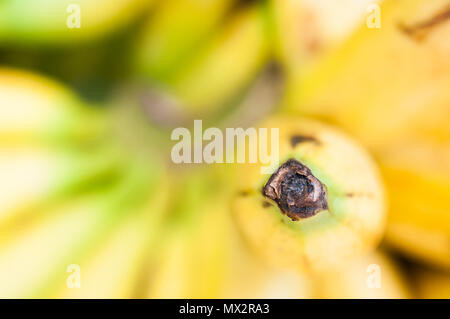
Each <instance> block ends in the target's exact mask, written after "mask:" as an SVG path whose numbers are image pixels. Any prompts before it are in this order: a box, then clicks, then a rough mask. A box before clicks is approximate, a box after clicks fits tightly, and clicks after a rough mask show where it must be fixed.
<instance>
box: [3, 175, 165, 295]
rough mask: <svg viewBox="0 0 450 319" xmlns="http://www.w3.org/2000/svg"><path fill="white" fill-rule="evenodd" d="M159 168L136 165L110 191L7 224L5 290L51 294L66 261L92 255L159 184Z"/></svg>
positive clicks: (62, 275)
mask: <svg viewBox="0 0 450 319" xmlns="http://www.w3.org/2000/svg"><path fill="white" fill-rule="evenodd" d="M155 173H156V172H151V173H150V172H148V170H147V171H146V170H142V168H133V169H132V170H131V171H130V172H129V173H127V175H125V176H124V178H123V180H122V181H120V182H119V183H118V184H116V185H113V186H111V188H110V189H109V190H108V191H106V193H102V192H100V193H98V192H92V193H88V194H85V195H83V196H78V197H76V198H73V199H72V200H71V201H69V202H65V203H62V204H59V205H56V206H54V207H51V208H47V209H45V211H44V212H43V214H41V216H40V218H39V219H31V220H28V221H27V222H25V223H22V224H21V225H13V226H11V227H10V228H8V229H5V230H4V231H3V232H2V235H1V238H0V248H1V249H0V269H1V275H0V277H1V281H2V285H1V287H0V296H2V297H4V298H5V297H6V298H30V297H49V296H52V295H53V294H54V291H55V289H56V288H57V287H60V286H61V283H65V282H66V278H67V276H68V274H67V272H66V271H67V267H68V266H69V265H71V264H77V263H79V262H80V261H82V260H83V257H85V256H88V254H89V252H90V251H92V250H93V249H95V248H96V247H98V245H99V243H101V242H102V241H103V240H104V238H105V236H108V234H109V233H110V232H111V230H112V229H114V228H115V227H116V226H117V225H118V223H119V222H120V221H121V220H122V219H123V218H124V216H126V214H127V213H128V212H134V211H135V210H136V208H137V207H139V205H140V203H142V201H143V199H145V198H146V197H147V196H148V194H149V193H150V194H151V193H152V192H154V191H155V190H157V189H158V186H160V185H158V184H157V181H158V178H159V176H158V174H155ZM149 174H150V175H149ZM156 213H158V212H156ZM99 258H100V257H99ZM90 267H93V268H95V266H89V265H88V266H87V267H86V268H87V269H88V271H87V276H88V278H89V275H90V274H91V273H90V272H89V269H92V268H90ZM92 271H95V270H92ZM99 280H100V278H99ZM91 284H92V283H91ZM91 284H89V285H91ZM89 287H91V286H88V287H87V288H88V289H89ZM86 294H87V292H86Z"/></svg>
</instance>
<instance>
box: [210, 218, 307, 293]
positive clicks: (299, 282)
mask: <svg viewBox="0 0 450 319" xmlns="http://www.w3.org/2000/svg"><path fill="white" fill-rule="evenodd" d="M222 227H227V228H228V231H227V242H228V249H229V250H228V251H227V256H228V257H227V260H228V263H227V267H226V269H225V271H224V274H223V276H224V278H225V279H224V280H223V287H222V289H221V292H220V294H219V295H218V298H237V299H241V298H243V299H277V298H283V299H308V298H313V297H314V294H313V292H314V290H313V288H314V283H313V281H312V280H311V278H310V277H309V276H307V275H306V274H303V273H301V272H299V271H296V270H292V269H285V268H279V267H273V266H270V265H268V264H267V263H264V262H261V260H260V259H259V258H257V257H258V256H256V255H255V254H254V253H253V251H252V250H251V249H250V248H249V247H248V245H247V243H246V242H245V240H244V238H243V237H242V236H241V234H239V232H238V231H237V229H236V227H235V225H234V224H233V222H232V220H231V219H230V218H228V219H227V222H226V223H225V224H224V225H223V226H222Z"/></svg>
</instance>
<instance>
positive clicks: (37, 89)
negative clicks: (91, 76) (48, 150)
mask: <svg viewBox="0 0 450 319" xmlns="http://www.w3.org/2000/svg"><path fill="white" fill-rule="evenodd" d="M106 123H107V116H106V114H105V112H103V111H101V110H99V109H95V108H89V107H87V106H86V105H84V104H83V103H82V101H80V99H79V98H78V97H77V96H76V95H75V94H74V93H73V92H71V91H70V90H69V89H67V88H65V87H64V86H62V85H59V84H57V83H56V82H54V81H52V80H49V79H47V78H45V77H41V76H38V75H35V74H33V73H30V72H25V71H20V70H14V69H8V68H0V145H2V144H5V143H17V142H22V141H26V142H30V141H31V142H42V141H55V140H56V141H59V142H61V141H62V142H67V141H68V140H88V139H89V140H92V139H94V138H95V137H96V136H101V135H102V134H103V135H104V134H105V128H106Z"/></svg>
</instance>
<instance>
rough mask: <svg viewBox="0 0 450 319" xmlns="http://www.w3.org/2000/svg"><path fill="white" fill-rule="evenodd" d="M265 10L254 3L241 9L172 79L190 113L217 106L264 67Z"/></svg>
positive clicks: (172, 87) (174, 90) (266, 50)
mask: <svg viewBox="0 0 450 319" xmlns="http://www.w3.org/2000/svg"><path fill="white" fill-rule="evenodd" d="M265 10H266V9H265V8H264V7H263V6H262V5H254V6H251V7H249V8H246V9H244V10H242V11H241V12H239V13H237V14H236V16H235V17H233V19H232V20H231V21H230V22H229V23H228V24H227V25H226V26H225V27H224V29H223V30H220V33H219V35H218V37H217V38H216V39H215V40H213V41H212V42H211V43H209V44H208V45H206V46H205V48H203V49H202V50H201V52H199V53H198V54H197V55H196V56H195V57H194V58H193V59H192V61H191V62H190V63H188V64H187V65H186V66H185V67H183V68H182V69H180V70H179V72H178V75H177V76H176V77H175V78H174V79H173V80H171V81H170V82H169V83H168V85H169V91H170V92H171V93H172V94H173V95H174V96H175V98H177V99H179V100H180V102H181V103H182V104H183V105H184V106H185V107H186V110H187V112H188V113H193V114H202V113H208V112H213V111H214V110H217V109H218V108H220V107H221V106H223V104H225V103H226V102H230V101H231V100H232V99H233V97H236V96H237V95H238V94H239V93H240V91H241V90H243V89H244V88H245V86H246V85H247V84H248V83H249V82H250V81H251V80H252V78H253V77H255V76H256V75H257V72H258V71H259V70H261V69H262V67H263V65H264V63H265V62H266V61H267V59H268V56H269V45H268V44H269V43H268V40H267V35H266V17H265V15H266V12H265Z"/></svg>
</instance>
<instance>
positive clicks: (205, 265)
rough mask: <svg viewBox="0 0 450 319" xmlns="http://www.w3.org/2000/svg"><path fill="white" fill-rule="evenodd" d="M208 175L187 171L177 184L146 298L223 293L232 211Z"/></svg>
mask: <svg viewBox="0 0 450 319" xmlns="http://www.w3.org/2000/svg"><path fill="white" fill-rule="evenodd" d="M208 172H209V171H208ZM205 173H206V172H195V174H189V173H188V174H187V175H185V176H184V177H183V178H182V180H184V181H183V182H181V183H180V184H179V186H178V187H179V190H178V191H177V192H176V197H175V198H176V201H177V203H176V204H175V206H174V207H173V208H172V210H171V216H170V215H169V216H170V220H169V222H168V224H167V226H166V231H165V234H164V235H163V237H162V238H163V240H162V241H161V242H160V244H159V246H160V247H159V248H158V254H157V255H156V256H151V257H152V258H156V262H155V265H154V268H153V269H152V271H151V274H150V277H149V289H148V291H147V295H146V297H147V298H214V297H217V295H218V293H219V291H220V287H221V286H222V282H223V280H224V276H223V272H224V269H225V267H226V263H227V260H226V252H227V251H228V249H227V245H228V243H227V236H226V232H227V231H228V228H226V227H224V225H226V224H227V222H228V221H227V219H228V215H227V214H226V212H227V210H226V208H227V207H226V206H225V205H221V204H223V203H224V201H223V200H220V198H221V195H220V193H218V192H216V190H213V188H212V187H211V186H212V185H211V184H210V183H212V182H213V180H212V179H211V178H210V177H207V176H206V175H205ZM177 179H178V180H180V176H178V178H177ZM180 190H181V192H179V191H180Z"/></svg>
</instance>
